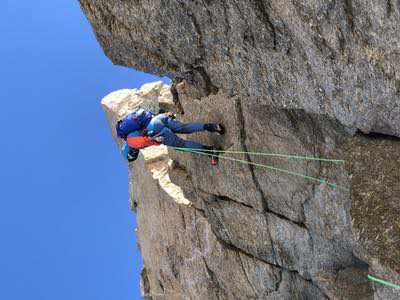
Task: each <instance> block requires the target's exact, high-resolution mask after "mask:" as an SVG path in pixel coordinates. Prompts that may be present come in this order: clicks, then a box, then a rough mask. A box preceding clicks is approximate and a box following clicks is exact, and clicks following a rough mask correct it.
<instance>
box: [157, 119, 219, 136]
mask: <svg viewBox="0 0 400 300" xmlns="http://www.w3.org/2000/svg"><path fill="white" fill-rule="evenodd" d="M163 122H164V124H165V126H167V127H168V128H169V129H171V130H172V131H173V132H175V133H186V134H188V133H194V132H200V131H209V132H218V133H220V134H223V133H224V132H225V130H224V128H223V126H222V125H220V124H211V123H204V122H192V123H182V122H180V121H177V120H174V119H172V118H166V119H164V120H163Z"/></svg>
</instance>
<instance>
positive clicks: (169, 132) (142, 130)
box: [116, 108, 225, 164]
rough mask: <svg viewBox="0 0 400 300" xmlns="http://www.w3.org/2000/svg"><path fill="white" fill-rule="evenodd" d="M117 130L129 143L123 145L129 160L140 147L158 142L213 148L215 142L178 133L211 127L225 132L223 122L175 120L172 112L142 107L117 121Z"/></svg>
mask: <svg viewBox="0 0 400 300" xmlns="http://www.w3.org/2000/svg"><path fill="white" fill-rule="evenodd" d="M116 131H117V135H118V137H119V138H121V139H123V140H125V141H126V146H125V145H124V147H123V149H122V150H123V151H122V154H123V156H124V157H125V158H126V159H128V161H133V160H135V159H136V158H137V156H138V153H139V149H142V148H145V147H148V146H153V145H159V144H163V145H166V146H171V147H176V148H188V149H195V150H198V151H202V150H213V149H214V148H213V147H212V146H206V145H203V144H200V143H197V142H193V141H187V140H184V139H182V138H180V137H178V136H177V135H176V134H177V133H183V134H190V133H194V132H200V131H209V132H216V133H219V134H221V135H222V134H224V133H225V128H224V127H223V125H222V124H213V123H203V122H193V123H187V124H184V123H181V122H179V121H177V120H175V116H174V114H173V113H171V112H166V113H161V114H158V115H153V114H152V113H151V112H148V111H145V110H144V109H141V108H140V109H138V110H136V111H134V112H133V113H131V114H129V115H128V116H126V117H125V118H124V119H123V120H120V121H118V122H117V124H116ZM208 154H212V155H216V153H214V152H212V153H210V152H208ZM212 158H213V159H212V164H216V160H217V159H216V156H212Z"/></svg>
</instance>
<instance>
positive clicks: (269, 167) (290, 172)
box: [171, 147, 341, 188]
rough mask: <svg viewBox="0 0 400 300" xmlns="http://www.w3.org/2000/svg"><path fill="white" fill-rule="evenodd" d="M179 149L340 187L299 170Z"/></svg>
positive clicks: (183, 149)
mask: <svg viewBox="0 0 400 300" xmlns="http://www.w3.org/2000/svg"><path fill="white" fill-rule="evenodd" d="M171 148H174V149H176V147H171ZM179 150H180V151H186V152H191V153H196V154H200V155H206V156H211V157H219V158H222V159H226V160H231V161H235V162H240V163H242V164H248V165H254V166H257V167H262V168H266V169H270V170H274V171H279V172H283V173H286V174H289V175H293V176H298V177H302V178H305V179H308V180H312V181H317V182H320V183H325V184H327V185H328V186H330V187H332V188H338V185H336V184H334V183H329V182H327V181H326V180H325V179H319V178H316V177H311V176H308V175H304V174H302V173H297V172H293V171H289V170H285V169H280V168H276V167H273V166H269V165H263V164H258V163H255V162H250V161H247V160H242V159H237V158H232V157H227V156H221V155H215V154H208V153H204V152H199V151H193V150H191V149H190V148H179ZM202 151H203V150H202ZM340 188H341V187H340Z"/></svg>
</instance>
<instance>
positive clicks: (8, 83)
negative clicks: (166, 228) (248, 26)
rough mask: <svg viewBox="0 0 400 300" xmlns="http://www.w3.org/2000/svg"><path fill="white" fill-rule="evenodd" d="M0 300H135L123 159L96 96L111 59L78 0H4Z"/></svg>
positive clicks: (121, 73)
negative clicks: (104, 51) (96, 37)
mask: <svg viewBox="0 0 400 300" xmlns="http://www.w3.org/2000/svg"><path fill="white" fill-rule="evenodd" d="M1 8H2V9H1V14H2V17H1V18H0V27H1V29H2V39H1V47H0V55H1V58H2V67H1V69H0V74H1V75H0V76H1V78H0V79H1V85H0V86H1V113H0V128H1V138H2V142H1V147H0V152H1V153H0V163H1V168H0V183H1V190H0V191H1V197H0V199H1V209H0V237H1V241H0V287H1V288H0V299H5V300H6V299H7V300H15V299H18V300H20V299H21V300H22V299H23V300H27V299H29V300H55V299H57V300H64V299H65V300H80V299H82V300H92V299H93V300H103V299H104V300H105V299H115V300H124V299H130V300H131V299H140V297H139V295H140V294H139V271H140V268H141V265H140V264H141V261H140V256H139V253H138V249H137V248H136V240H135V235H134V228H135V226H136V225H135V217H134V214H133V213H131V212H130V211H129V204H128V179H127V170H126V166H125V164H124V162H123V161H122V160H121V158H120V157H119V154H118V153H117V149H116V147H115V144H114V142H113V140H112V138H111V134H110V132H109V128H108V126H107V123H106V120H105V116H104V115H103V112H102V111H101V107H100V99H101V98H102V97H103V96H105V95H106V94H107V93H109V92H111V91H114V90H117V89H120V88H134V87H139V86H141V85H142V84H143V83H145V82H149V81H154V80H157V78H155V77H153V76H150V75H146V74H143V73H139V72H135V71H133V70H130V69H127V68H122V67H117V66H113V65H112V64H111V62H110V61H109V60H108V59H107V58H106V57H105V55H104V54H103V52H102V50H101V49H100V46H99V45H98V43H97V41H96V40H95V38H94V35H93V33H92V30H91V28H90V26H89V24H88V22H87V20H86V18H85V17H84V15H83V13H82V12H81V10H80V8H79V5H78V1H76V0H74V1H71V0H62V1H50V0H46V1H11V0H5V1H2V5H1Z"/></svg>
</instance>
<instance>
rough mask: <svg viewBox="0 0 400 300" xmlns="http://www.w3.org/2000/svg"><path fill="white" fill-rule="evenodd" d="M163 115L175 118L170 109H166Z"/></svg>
mask: <svg viewBox="0 0 400 300" xmlns="http://www.w3.org/2000/svg"><path fill="white" fill-rule="evenodd" d="M165 115H166V116H167V117H169V118H171V119H175V114H174V113H173V112H172V111H168V112H166V113H165Z"/></svg>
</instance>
